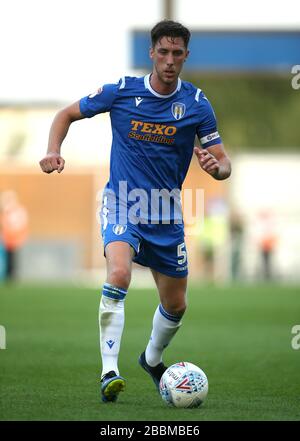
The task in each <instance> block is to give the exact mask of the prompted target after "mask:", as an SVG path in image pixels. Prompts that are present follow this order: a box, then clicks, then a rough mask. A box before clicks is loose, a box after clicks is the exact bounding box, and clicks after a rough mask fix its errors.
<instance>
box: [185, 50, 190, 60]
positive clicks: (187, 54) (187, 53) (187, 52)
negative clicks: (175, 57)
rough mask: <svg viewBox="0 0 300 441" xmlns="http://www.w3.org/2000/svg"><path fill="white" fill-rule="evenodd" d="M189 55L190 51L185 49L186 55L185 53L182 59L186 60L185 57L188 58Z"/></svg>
mask: <svg viewBox="0 0 300 441" xmlns="http://www.w3.org/2000/svg"><path fill="white" fill-rule="evenodd" d="M189 55H190V51H189V50H187V51H186V55H185V59H184V61H186V60H187V58H188V56H189Z"/></svg>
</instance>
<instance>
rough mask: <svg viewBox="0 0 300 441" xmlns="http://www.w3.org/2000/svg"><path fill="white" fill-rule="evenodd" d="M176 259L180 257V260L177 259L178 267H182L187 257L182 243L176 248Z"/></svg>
mask: <svg viewBox="0 0 300 441" xmlns="http://www.w3.org/2000/svg"><path fill="white" fill-rule="evenodd" d="M177 257H181V259H178V265H183V264H184V263H185V262H186V259H187V255H186V250H185V243H184V242H182V243H181V244H180V245H178V246H177Z"/></svg>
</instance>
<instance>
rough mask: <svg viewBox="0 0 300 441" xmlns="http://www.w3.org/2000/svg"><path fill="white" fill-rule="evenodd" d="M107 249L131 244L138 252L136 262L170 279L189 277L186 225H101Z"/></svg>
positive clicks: (135, 257)
mask: <svg viewBox="0 0 300 441" xmlns="http://www.w3.org/2000/svg"><path fill="white" fill-rule="evenodd" d="M101 233H102V239H103V244H104V255H105V248H106V246H107V245H108V244H109V243H110V242H117V241H121V242H127V243H129V244H130V245H131V246H132V248H133V249H134V250H135V256H134V258H133V261H134V262H136V263H138V264H140V265H143V266H147V267H149V268H152V269H153V270H155V271H158V272H160V273H162V274H165V275H167V276H170V277H178V278H179V277H186V276H187V274H188V261H187V252H186V247H185V241H184V227H183V225H182V224H141V223H139V224H137V225H134V224H132V223H128V224H126V225H121V224H111V223H108V224H107V225H106V226H105V228H104V227H103V225H101Z"/></svg>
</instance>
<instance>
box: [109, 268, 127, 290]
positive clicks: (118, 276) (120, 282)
mask: <svg viewBox="0 0 300 441" xmlns="http://www.w3.org/2000/svg"><path fill="white" fill-rule="evenodd" d="M130 280H131V271H130V269H129V268H126V267H114V268H112V269H111V270H110V271H109V273H108V277H107V282H108V283H110V284H111V285H114V286H118V287H119V288H124V289H128V287H129V284H130Z"/></svg>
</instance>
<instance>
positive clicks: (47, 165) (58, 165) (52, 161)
mask: <svg viewBox="0 0 300 441" xmlns="http://www.w3.org/2000/svg"><path fill="white" fill-rule="evenodd" d="M40 166H41V169H42V170H43V172H45V173H52V172H53V171H54V170H57V173H60V172H62V171H63V169H64V167H65V160H64V159H63V158H62V157H61V156H60V155H59V154H58V153H48V154H47V155H46V156H45V157H44V158H43V159H42V160H41V161H40Z"/></svg>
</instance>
